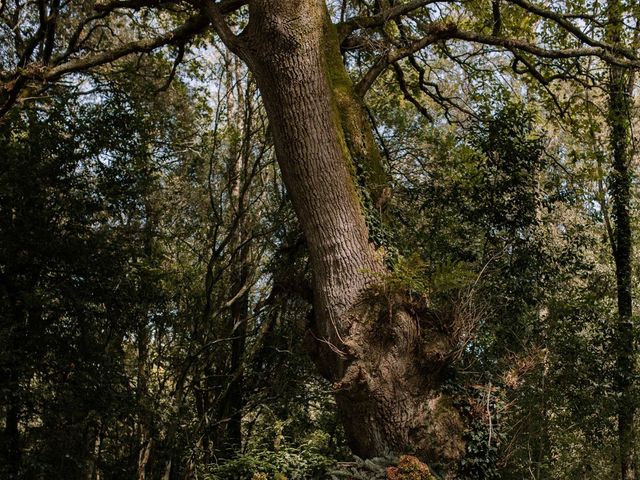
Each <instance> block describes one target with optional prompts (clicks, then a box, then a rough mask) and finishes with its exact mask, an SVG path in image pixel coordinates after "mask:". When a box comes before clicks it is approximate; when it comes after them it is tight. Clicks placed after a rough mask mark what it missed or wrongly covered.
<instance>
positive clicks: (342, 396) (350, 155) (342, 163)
mask: <svg viewBox="0 0 640 480" xmlns="http://www.w3.org/2000/svg"><path fill="white" fill-rule="evenodd" d="M241 38H242V41H243V44H244V45H245V48H244V49H243V50H242V52H241V55H242V56H243V58H244V60H245V61H246V62H247V63H248V65H249V67H250V69H251V70H252V72H253V74H254V76H255V78H256V80H257V83H258V86H259V88H260V90H261V93H262V97H263V100H264V103H265V107H266V110H267V113H268V116H269V120H270V124H271V127H272V129H273V136H274V142H275V148H276V154H277V157H278V162H279V165H280V168H281V170H282V175H283V179H284V182H285V184H286V186H287V189H288V192H289V194H290V196H291V200H292V203H293V206H294V208H295V211H296V213H297V215H298V218H299V221H300V223H301V225H302V228H303V230H304V233H305V237H306V240H307V245H308V249H309V254H310V258H311V265H312V269H313V275H314V285H313V290H314V318H315V322H314V324H313V325H312V328H311V332H312V337H313V340H312V341H311V342H310V345H311V351H312V355H313V357H314V359H315V361H316V363H317V364H318V366H319V368H320V370H321V371H322V373H323V374H324V375H325V376H326V377H327V378H328V379H329V380H330V381H332V382H333V386H334V388H335V396H336V400H337V404H338V407H339V409H340V411H341V413H342V415H343V421H344V426H345V429H346V432H347V435H348V438H349V441H350V444H351V446H352V448H353V450H354V451H355V452H357V453H358V454H361V455H367V456H372V455H380V454H384V453H386V452H388V451H399V452H409V451H413V452H416V453H418V454H420V455H421V456H422V457H423V458H425V459H427V460H430V461H440V462H445V461H451V460H455V459H457V458H458V457H459V456H460V454H461V452H462V450H463V448H464V445H463V443H462V441H461V430H462V424H461V421H460V417H459V416H458V415H457V413H456V412H455V410H454V409H453V408H452V407H451V406H450V405H449V402H448V401H447V399H446V397H445V396H444V395H443V394H442V393H441V391H440V389H439V387H440V384H439V371H440V368H441V367H442V364H441V363H440V362H439V360H438V359H439V358H441V357H442V356H446V354H445V352H443V351H440V350H442V348H444V347H442V345H446V343H447V342H446V341H443V339H442V338H441V336H438V335H435V332H433V331H429V330H428V329H425V328H424V326H423V327H422V328H420V326H419V321H418V319H416V318H415V317H414V316H412V315H410V314H409V313H408V311H409V310H408V309H405V308H403V306H402V302H400V303H399V305H397V306H396V308H394V309H393V311H391V310H390V308H389V305H388V304H387V305H383V302H377V301H375V299H373V298H372V297H373V296H372V294H371V287H373V286H374V285H375V284H376V283H378V282H380V281H381V278H382V277H383V276H384V274H385V273H386V270H385V267H384V264H383V260H382V258H381V256H380V255H379V254H378V253H377V252H376V250H375V248H374V246H373V245H372V244H371V243H370V241H369V236H368V229H367V224H366V220H365V212H364V210H363V202H362V200H361V196H360V194H359V191H358V185H357V173H361V174H364V176H365V180H366V181H368V183H369V185H371V183H374V185H373V187H372V190H373V189H375V188H378V187H379V186H380V185H379V184H377V185H376V184H375V182H376V178H379V177H376V174H377V173H379V168H377V167H376V166H375V165H374V166H371V165H372V164H374V163H375V162H376V159H377V158H378V155H379V154H378V152H377V151H376V150H375V145H374V143H373V141H372V139H371V138H372V136H371V132H370V130H368V129H369V127H368V125H367V121H366V117H365V116H364V114H363V111H362V108H361V107H360V103H359V101H358V99H357V98H356V97H355V95H354V93H353V89H352V87H351V84H350V82H349V79H348V76H347V74H346V71H345V69H344V66H343V65H342V61H341V57H340V52H339V47H338V41H337V35H336V32H335V30H334V27H333V25H332V24H331V22H330V20H329V17H328V13H327V10H326V7H325V4H324V2H323V1H322V0H291V1H287V2H282V1H277V0H255V1H252V2H251V3H250V22H249V25H248V27H247V28H246V29H245V31H244V33H243V34H242V36H241ZM421 332H422V335H421ZM432 334H433V335H432ZM425 338H426V339H427V341H426V342H425ZM427 351H429V352H431V355H425V352H427Z"/></svg>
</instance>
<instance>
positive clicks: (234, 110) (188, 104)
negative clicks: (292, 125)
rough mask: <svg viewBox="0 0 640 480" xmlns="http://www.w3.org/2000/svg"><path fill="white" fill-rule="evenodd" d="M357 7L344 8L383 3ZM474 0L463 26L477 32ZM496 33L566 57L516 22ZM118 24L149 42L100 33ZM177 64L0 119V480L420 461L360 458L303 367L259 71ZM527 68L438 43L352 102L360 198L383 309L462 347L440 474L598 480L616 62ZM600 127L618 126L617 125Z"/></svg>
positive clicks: (613, 333)
mask: <svg viewBox="0 0 640 480" xmlns="http://www.w3.org/2000/svg"><path fill="white" fill-rule="evenodd" d="M18 3H20V2H17V3H16V5H17V4H18ZM353 3H354V5H356V6H354V7H352V10H353V12H351V11H347V12H344V11H343V12H342V16H345V15H346V14H349V13H358V12H361V11H364V12H369V10H371V11H373V13H377V12H378V10H379V7H380V5H379V2H353ZM359 3H362V5H359ZM368 3H372V4H373V3H375V4H376V6H369V5H368ZM382 3H384V4H385V5H386V2H382ZM434 3H437V2H434ZM467 3H468V4H469V5H467V9H466V10H464V9H461V11H460V12H457V11H456V12H454V13H456V15H458V16H459V17H460V18H462V21H463V23H468V24H469V25H471V26H473V25H475V24H478V25H480V27H479V28H484V26H486V25H489V26H490V23H491V17H489V16H487V15H488V14H487V12H486V11H485V10H486V9H483V8H482V5H480V4H481V3H482V2H467ZM495 3H499V2H495ZM552 3H553V2H552ZM563 3H567V4H571V5H572V8H574V9H575V11H576V12H581V13H579V15H578V13H576V15H577V16H579V17H580V18H587V17H586V15H587V13H586V12H596V13H598V14H599V15H604V14H603V13H602V12H600V10H598V7H597V5H592V4H591V2H563ZM1 5H2V7H1V8H0V15H2V14H3V13H2V11H3V10H4V9H5V7H4V5H5V4H4V3H2V4H1ZM390 5H393V2H390ZM623 6H624V7H625V8H627V10H628V11H629V16H630V17H633V16H634V15H635V16H636V17H637V16H638V12H637V11H636V10H637V7H634V6H633V5H629V6H627V5H626V4H625V5H623ZM334 7H336V8H337V6H334ZM16 8H17V7H16ZM68 8H71V7H68ZM476 10H477V11H476ZM75 13H78V12H75ZM332 13H333V14H335V15H338V13H337V10H336V11H335V12H334V11H333V10H332ZM369 13H371V12H369ZM172 15H173V16H172ZM181 15H183V13H182V12H171V13H170V14H167V18H168V19H167V18H165V19H164V20H165V21H166V22H168V23H171V22H173V21H174V20H175V18H174V16H175V17H176V18H180V16H181ZM442 15H444V13H443V14H442ZM594 15H595V13H594ZM485 17H486V18H485ZM636 17H634V18H636ZM125 18H126V17H125ZM74 19H75V17H74V15H72V14H71V13H70V14H69V15H68V22H69V24H68V25H67V27H68V28H67V30H69V31H71V30H72V28H71V27H72V26H73V22H75V21H76V20H74ZM133 20H136V22H134V21H133ZM137 20H139V22H137ZM156 20H157V19H156ZM493 20H495V18H494V19H493ZM61 21H63V22H64V21H67V19H62V20H61ZM233 21H234V22H235V23H237V24H239V25H242V24H243V22H244V21H245V19H244V17H243V14H242V13H239V14H237V18H236V17H235V16H234V18H233ZM500 21H501V22H502V29H503V31H504V32H506V33H509V34H514V35H515V34H516V33H517V34H520V33H522V32H524V34H525V36H527V35H528V36H530V37H533V36H535V35H539V36H541V37H542V38H543V39H544V41H545V42H546V43H547V44H553V45H556V46H557V45H560V46H562V47H566V46H567V45H569V46H571V45H572V41H571V40H569V39H567V38H566V32H564V31H563V30H562V29H561V28H560V27H559V26H558V25H557V24H553V26H552V27H549V26H548V25H547V24H545V25H546V26H545V27H544V28H543V27H541V26H540V25H538V24H536V22H534V21H533V20H532V19H531V17H530V16H523V17H518V16H517V15H515V14H514V12H513V10H512V9H510V8H505V9H504V10H503V12H502V16H501V19H500ZM636 21H637V18H636ZM128 22H131V25H135V28H137V29H139V30H141V31H143V32H147V31H148V30H153V26H154V23H153V20H148V19H147V18H145V17H144V15H141V16H140V18H137V17H135V16H132V17H131V18H128V20H123V19H122V18H119V19H118V22H114V23H113V25H110V26H109V28H110V29H111V30H112V32H119V33H121V34H123V35H124V33H126V32H127V29H128V28H130V26H131V25H129V24H128ZM27 23H29V22H27ZM414 23H415V24H409V22H407V24H402V23H401V22H400V21H398V22H397V23H396V24H392V25H391V24H390V25H388V26H387V27H385V28H384V29H381V32H380V33H379V36H380V38H381V39H384V38H387V39H388V38H391V39H396V40H397V39H404V40H406V36H407V35H409V36H410V35H411V33H412V29H418V28H419V25H420V18H417V19H415V22H414ZM605 27H606V26H605ZM605 27H603V28H602V30H607V28H605ZM494 28H495V26H494ZM536 29H538V30H536ZM635 29H636V34H637V26H636V27H635ZM605 33H606V32H600V34H601V35H604V34H605ZM65 35H66V36H69V35H70V33H69V32H67V31H66V30H65ZM117 36H118V35H117V34H114V38H116V37H117ZM6 38H8V37H6ZM109 38H110V39H111V37H109ZM111 40H113V39H111ZM404 40H403V41H404ZM398 41H400V40H398ZM99 43H100V42H98V41H96V45H95V46H93V47H86V48H87V49H89V50H90V49H91V48H94V47H95V49H96V50H98V49H99V48H98V47H99V45H98V44H99ZM107 43H109V42H107ZM636 43H637V42H636ZM10 44H11V42H10V41H9V40H5V37H0V52H2V55H3V56H4V54H5V53H6V52H9V51H13V50H14V49H15V47H14V46H13V45H10ZM375 46H376V45H374V47H375ZM636 47H637V45H636ZM178 48H179V50H180V52H179V53H178V57H179V58H178V61H177V62H176V63H175V65H174V64H173V62H172V61H171V59H170V58H169V57H168V56H167V55H166V53H167V52H163V53H148V52H145V53H141V54H140V55H139V57H138V58H133V59H132V58H129V57H127V58H124V59H119V60H118V61H117V62H116V63H114V64H113V65H110V66H108V67H101V68H99V69H97V70H95V71H91V72H84V73H78V74H73V75H71V76H68V77H65V81H64V82H62V81H60V82H58V83H56V84H52V85H48V84H47V85H45V86H44V87H43V88H42V90H41V91H38V92H37V93H38V95H34V97H33V98H24V99H22V100H21V101H20V102H18V104H17V106H13V105H12V106H11V108H8V109H7V112H6V113H5V114H4V116H3V117H2V118H0V428H1V432H0V477H1V478H8V479H40V478H52V479H66V478H68V479H75V478H78V479H87V480H93V479H96V480H97V479H122V478H138V479H140V480H142V479H145V478H157V479H162V480H173V479H189V478H204V479H208V480H223V479H236V478H242V479H244V478H246V479H254V480H262V479H280V480H283V479H303V478H390V477H388V475H391V474H390V473H389V470H388V468H392V469H393V468H395V469H396V470H392V471H394V472H397V471H399V470H397V469H398V468H399V467H398V466H397V465H398V462H399V458H400V455H404V454H411V453H413V452H389V456H388V457H384V458H376V459H371V460H364V459H360V458H357V457H356V458H354V457H353V455H352V454H351V452H350V451H349V448H348V447H347V444H346V440H345V433H344V431H343V428H342V425H341V421H340V418H338V416H337V414H336V408H335V402H334V399H333V397H332V394H331V392H332V386H331V385H329V384H328V382H327V381H326V380H324V379H323V378H321V377H320V375H319V374H318V373H317V372H316V369H315V367H314V365H313V362H312V361H311V359H310V358H309V357H308V355H307V353H306V344H307V343H308V342H310V341H313V340H314V339H313V338H310V335H311V334H310V333H309V331H308V329H307V326H308V324H309V321H310V316H311V315H312V304H313V300H312V296H311V291H312V286H311V285H312V272H311V271H310V266H309V260H308V254H307V246H306V243H305V240H304V238H303V235H302V232H301V229H300V226H299V225H298V222H297V220H296V216H295V213H294V211H293V208H292V206H291V204H290V200H289V198H288V195H287V193H286V190H285V188H284V186H283V184H282V180H281V178H280V173H279V171H278V168H277V165H276V163H275V159H274V152H273V145H272V143H273V139H272V132H271V130H270V128H269V125H268V121H267V118H266V113H265V111H264V107H263V105H262V103H261V98H260V94H259V92H258V90H257V86H256V84H255V79H254V78H253V77H252V75H251V74H250V73H248V71H247V69H246V67H245V66H244V65H242V64H241V63H240V62H239V61H238V60H237V59H235V58H234V57H232V56H231V55H230V54H229V53H228V52H226V51H224V50H223V47H221V45H220V44H219V43H218V42H217V41H212V43H211V44H209V43H207V42H204V41H202V42H200V41H197V42H194V44H193V45H191V46H190V48H191V49H190V50H189V49H188V48H187V49H186V50H187V51H186V53H185V48H186V47H185V45H180V46H179V47H178ZM372 48H373V47H372ZM14 53H15V52H14ZM169 53H175V52H173V51H172V52H169ZM370 55H371V52H370V51H365V52H364V53H362V54H360V53H358V54H357V55H356V54H350V53H349V52H346V53H345V57H346V64H347V65H348V66H349V68H350V69H351V70H352V71H353V72H356V73H358V72H361V71H363V70H364V68H365V67H364V66H366V65H369V64H370V63H372V58H371V57H370ZM419 55H423V58H419ZM7 58H9V53H7ZM529 60H530V59H528V57H524V58H523V57H520V60H519V62H520V63H519V65H518V62H513V63H512V62H511V61H510V60H509V58H507V57H506V54H504V55H503V54H502V53H500V52H495V51H493V52H491V51H490V52H486V51H484V50H480V49H478V50H474V49H472V48H470V47H469V48H467V47H465V46H464V45H459V44H455V45H454V46H453V47H452V46H450V45H445V44H444V43H443V44H441V45H439V44H437V45H435V46H434V48H433V49H432V50H429V51H428V52H422V53H420V54H416V56H411V57H409V58H407V59H406V60H405V61H403V62H400V61H398V62H396V63H394V65H393V66H392V68H388V69H387V70H386V71H384V72H383V73H381V75H380V78H379V79H378V82H377V83H376V84H375V85H373V86H372V87H371V90H370V91H369V93H368V97H367V104H368V111H369V114H370V120H371V123H372V126H373V131H374V132H375V134H376V141H377V146H378V147H379V149H380V151H381V152H382V153H383V154H384V161H385V167H386V170H387V171H388V173H389V187H388V195H387V197H388V198H387V199H386V202H385V203H384V205H382V204H375V201H373V200H372V199H371V198H370V197H367V195H368V192H366V191H365V190H364V188H363V191H362V192H359V194H360V197H361V199H362V201H363V205H364V206H365V208H366V209H367V220H368V222H369V228H370V234H371V240H372V242H374V243H375V244H376V248H377V249H378V251H379V252H380V254H381V255H382V256H384V259H385V262H386V263H387V264H388V265H389V268H390V272H391V274H389V275H388V277H385V278H383V279H381V281H380V285H379V286H378V290H377V291H376V292H375V293H376V295H379V296H380V297H381V298H383V299H385V298H391V296H392V293H394V291H395V290H398V291H400V290H402V292H403V294H406V295H409V296H410V297H411V301H412V302H413V301H415V303H416V305H420V308H424V309H426V310H427V311H428V312H429V314H430V316H431V317H433V318H435V319H441V325H439V328H442V329H457V331H456V332H455V338H456V339H457V341H458V343H457V345H456V348H455V351H454V353H453V354H452V356H451V358H447V359H446V362H447V368H446V369H445V373H444V374H443V375H444V376H446V379H445V380H446V381H445V384H446V391H447V392H448V393H449V394H450V395H451V398H452V399H453V401H454V403H455V408H456V409H457V410H458V411H459V412H460V413H461V415H462V417H463V418H464V419H465V423H466V425H467V429H466V431H465V433H464V438H465V449H466V450H465V456H464V458H463V459H462V461H461V462H460V465H458V471H457V477H456V478H460V479H469V480H471V479H478V480H479V479H505V480H508V479H514V480H515V479H522V478H534V479H547V478H549V479H550V478H553V479H563V480H570V479H576V480H577V479H590V478H593V479H596V478H617V475H618V471H619V464H620V461H621V460H620V452H619V448H620V445H619V442H620V439H619V429H620V426H619V422H620V418H621V417H620V404H621V400H620V398H621V397H623V396H624V398H625V400H624V401H625V402H627V403H625V405H627V404H628V402H632V403H633V409H634V411H635V408H636V405H637V403H638V399H637V398H636V397H637V392H636V390H637V386H636V385H635V382H636V375H637V374H636V369H635V361H634V362H633V366H632V368H631V371H630V372H627V373H628V375H629V376H630V377H631V379H632V380H631V385H632V387H631V388H627V389H626V390H625V389H623V388H621V380H620V378H621V377H624V376H625V375H627V373H624V375H623V374H621V373H620V366H621V360H620V358H621V356H620V350H621V347H620V345H621V335H622V334H621V330H620V326H619V321H620V316H619V303H618V301H619V299H618V296H617V295H618V294H619V291H618V290H616V263H615V260H614V255H613V253H615V252H616V242H615V238H616V237H615V235H614V234H615V233H616V225H617V224H616V222H619V220H620V218H619V217H620V214H619V210H618V213H617V214H616V213H615V212H614V213H613V214H612V211H611V210H612V208H614V207H615V205H616V202H617V201H618V200H616V198H612V196H613V195H614V194H615V192H616V191H617V190H615V189H616V188H619V186H616V185H617V184H616V183H615V182H616V181H617V180H616V179H617V175H619V172H617V171H616V170H615V169H614V168H613V167H611V166H610V165H611V162H610V157H611V151H610V150H611V149H612V147H611V145H610V138H609V137H608V135H609V132H610V131H614V130H615V128H614V127H615V118H613V116H614V115H613V114H615V113H616V112H615V111H614V112H613V114H612V112H611V108H612V107H611V104H612V103H611V101H609V102H608V100H607V96H606V95H605V94H603V91H605V90H606V88H607V86H608V83H607V79H606V78H605V77H606V75H604V74H603V71H604V70H606V69H611V68H613V67H611V65H610V64H609V63H607V62H606V61H604V60H602V59H600V60H598V61H595V60H594V64H593V65H592V64H591V63H589V62H591V60H584V61H583V60H582V59H580V60H575V62H574V60H573V59H571V60H570V59H566V58H564V57H563V58H560V59H559V60H558V62H557V63H553V62H552V60H551V59H545V60H544V61H541V62H540V63H539V64H536V65H533V62H532V61H529ZM572 62H573V63H572ZM598 62H600V63H598ZM5 63H7V65H8V63H11V62H9V60H2V61H0V65H2V68H3V69H4V68H5V67H6V68H9V67H8V66H5V65H4V64H5ZM14 63H15V62H14ZM425 64H428V65H431V66H432V67H433V71H430V73H432V74H433V75H432V76H431V77H429V78H432V79H434V78H435V79H439V81H440V83H441V84H442V85H443V87H442V88H443V91H442V92H441V91H440V90H439V88H438V86H437V85H436V86H434V85H435V83H433V82H431V83H430V80H429V81H427V82H426V83H422V82H423V80H424V76H425V70H424V68H423V67H424V65H425ZM488 64H491V66H488ZM9 66H11V67H12V65H9ZM523 66H524V67H526V68H524V67H523ZM23 67H24V65H23V66H18V67H16V68H23ZM522 68H524V70H522ZM620 68H621V67H620ZM496 72H499V73H500V78H499V79H496V78H494V77H495V75H496ZM558 72H560V73H558ZM525 74H526V75H525ZM551 75H556V76H557V77H558V78H557V80H558V82H557V83H556V84H555V85H557V86H552V87H550V86H549V82H546V81H541V79H540V78H539V77H540V76H551ZM554 80H556V79H554ZM632 80H633V78H632ZM45 83H46V82H45ZM630 85H631V88H630V94H631V95H632V96H633V101H635V100H636V97H635V95H636V92H635V90H634V88H635V84H634V83H633V81H631V83H630ZM0 87H2V86H1V85H0ZM3 88H4V87H2V88H0V93H2V95H4V93H3V92H4V90H2V89H3ZM456 91H457V92H458V93H455V92H456ZM448 95H451V96H450V97H449V96H448ZM2 98H4V97H2ZM609 100H610V99H609ZM416 107H418V108H416ZM607 109H608V110H607ZM617 113H618V114H619V115H626V117H625V118H626V120H625V121H628V123H629V125H628V126H627V128H628V129H629V130H630V131H631V132H632V131H633V126H635V125H636V124H637V121H636V115H635V111H633V110H632V111H630V112H622V113H620V112H617ZM629 135H630V140H631V141H630V147H629V150H630V153H629V157H630V161H629V164H630V165H631V167H630V169H631V173H630V174H629V178H630V182H629V185H630V192H631V195H630V198H629V206H630V208H629V210H630V211H631V216H632V218H631V228H632V236H631V242H632V244H633V245H635V243H636V242H635V241H636V237H637V235H636V232H637V226H638V221H637V218H636V216H635V210H634V207H635V206H636V204H637V194H638V192H637V182H636V178H635V172H634V171H633V167H634V166H635V165H636V163H637V162H636V160H637V158H636V156H635V150H634V145H633V133H630V134H629ZM612 223H613V226H612ZM618 244H619V242H618ZM630 262H631V265H632V267H633V270H632V271H633V292H632V293H633V295H634V298H635V297H636V295H637V293H638V292H637V284H638V281H637V279H638V276H637V273H636V272H637V270H638V269H637V267H638V258H637V256H636V255H635V253H634V254H633V256H632V257H631V259H630ZM450 319H455V321H453V320H450ZM633 319H634V321H635V317H633ZM634 325H635V324H634ZM448 333H451V332H448ZM632 333H633V341H634V343H633V345H634V346H635V341H636V328H635V326H634V327H633V328H632ZM316 340H317V339H316ZM632 353H633V355H634V356H637V355H636V352H635V351H633V352H632ZM634 358H635V357H634ZM624 378H626V377H624ZM624 378H623V379H624ZM629 392H631V393H629ZM634 441H635V438H634ZM636 444H637V442H635V443H634V447H635V445H636ZM394 465H395V467H394ZM442 473H443V472H441V471H440V470H439V466H438V465H435V466H433V467H432V473H430V474H429V475H431V478H436V477H437V476H439V475H440V474H442Z"/></svg>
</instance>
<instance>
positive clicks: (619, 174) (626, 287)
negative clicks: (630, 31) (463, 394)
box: [607, 0, 636, 480]
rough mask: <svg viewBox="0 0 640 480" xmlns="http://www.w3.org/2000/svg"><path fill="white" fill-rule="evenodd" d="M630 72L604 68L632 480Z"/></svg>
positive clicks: (625, 458) (626, 450) (623, 432)
mask: <svg viewBox="0 0 640 480" xmlns="http://www.w3.org/2000/svg"><path fill="white" fill-rule="evenodd" d="M622 19H623V6H622V4H621V2H620V1H619V0H611V1H610V2H609V23H608V25H607V33H608V37H609V40H610V41H611V42H612V43H614V44H617V45H620V44H621V42H622V34H623V28H624V26H623V21H622ZM630 78H631V72H630V71H629V70H628V69H625V68H623V67H619V66H615V65H610V66H609V118H608V120H609V143H610V149H611V154H612V165H611V167H612V169H611V177H610V191H611V198H612V201H613V219H614V225H615V231H614V238H613V240H614V244H613V256H614V260H615V267H616V286H617V297H618V322H617V365H616V367H617V379H616V380H617V381H616V384H617V385H616V386H617V389H618V393H619V400H618V446H619V454H620V475H621V478H622V480H635V478H636V464H635V448H634V443H635V442H634V440H635V428H634V419H635V412H636V402H635V399H634V398H633V387H634V386H633V377H634V373H635V360H634V354H635V348H634V326H633V306H632V305H633V304H632V302H633V298H632V289H631V287H632V271H631V254H632V245H631V218H630V213H629V208H630V204H631V172H630V170H629V163H630V159H631V128H630V125H631V124H630V117H631V83H630Z"/></svg>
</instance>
